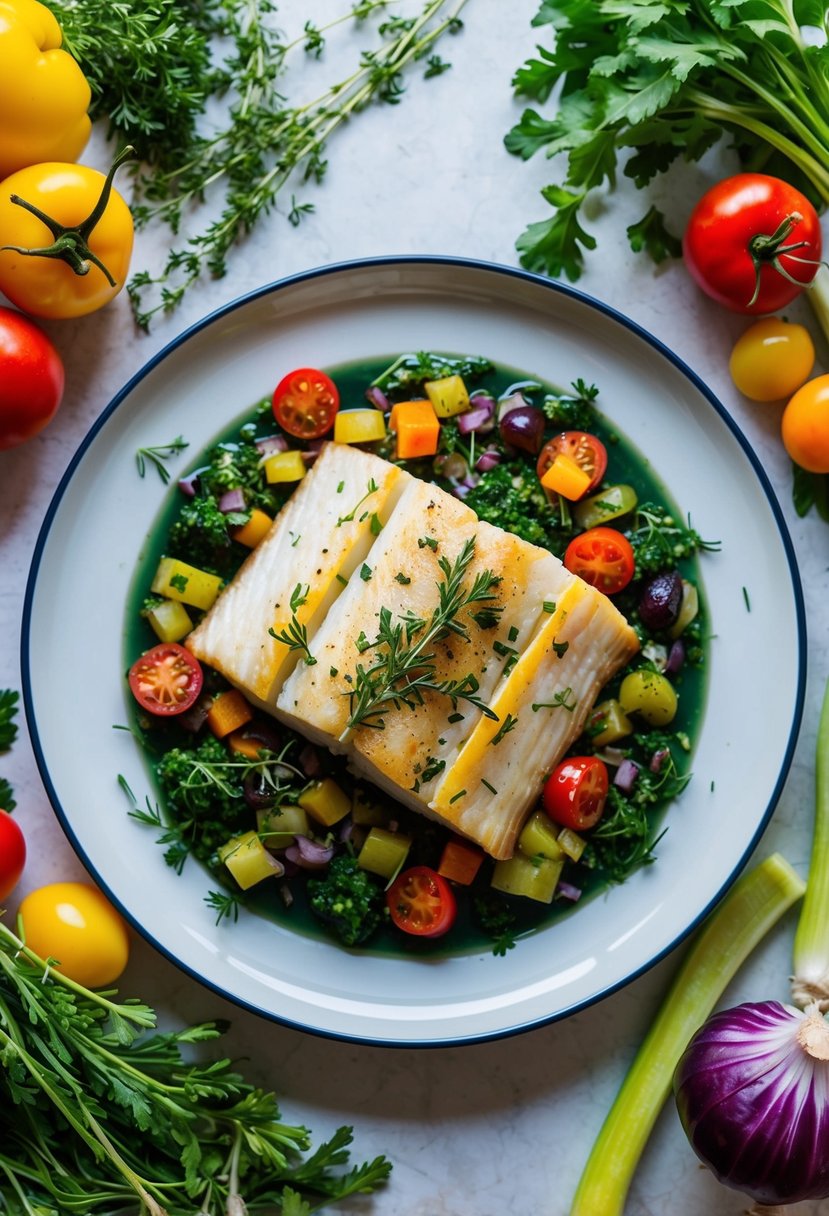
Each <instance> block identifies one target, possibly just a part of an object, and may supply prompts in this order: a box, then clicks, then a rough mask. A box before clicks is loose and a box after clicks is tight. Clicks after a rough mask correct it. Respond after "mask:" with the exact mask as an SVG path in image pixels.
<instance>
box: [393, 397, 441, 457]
mask: <svg viewBox="0 0 829 1216" xmlns="http://www.w3.org/2000/svg"><path fill="white" fill-rule="evenodd" d="M389 427H390V429H391V430H392V431H396V432H397V457H398V459H399V460H408V459H409V458H410V457H413V456H434V454H435V452H436V451H437V450H438V440H439V439H440V422H439V421H438V416H437V414H436V413H435V407H434V406H433V405H432V403H431V401H425V400H423V401H398V402H397V405H395V407H394V409H393V410H392V412H391V419H390V420H389Z"/></svg>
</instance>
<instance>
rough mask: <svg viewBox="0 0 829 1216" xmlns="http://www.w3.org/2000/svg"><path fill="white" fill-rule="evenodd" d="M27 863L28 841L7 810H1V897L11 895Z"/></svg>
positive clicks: (4, 897)
mask: <svg viewBox="0 0 829 1216" xmlns="http://www.w3.org/2000/svg"><path fill="white" fill-rule="evenodd" d="M25 864H26V841H25V840H24V838H23V833H22V832H21V830H20V828H19V827H18V825H17V823H16V822H15V821H14V819H12V817H11V815H9V814H8V812H7V811H0V899H6V898H7V897H8V896H9V895H11V893H12V891H13V890H14V888H15V887H16V886H17V884H18V882H19V881H20V875H21V874H22V873H23V867H24V865H25Z"/></svg>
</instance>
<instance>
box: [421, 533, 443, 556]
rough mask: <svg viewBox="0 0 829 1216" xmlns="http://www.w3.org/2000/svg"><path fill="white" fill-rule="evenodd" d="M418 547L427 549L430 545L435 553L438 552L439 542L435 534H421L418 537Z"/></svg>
mask: <svg viewBox="0 0 829 1216" xmlns="http://www.w3.org/2000/svg"><path fill="white" fill-rule="evenodd" d="M417 547H418V549H426V548H427V547H428V548H429V549H431V550H432V552H433V553H437V549H438V542H437V541H436V540H435V538H434V536H419V537H418V538H417Z"/></svg>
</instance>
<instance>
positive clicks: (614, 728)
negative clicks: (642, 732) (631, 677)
mask: <svg viewBox="0 0 829 1216" xmlns="http://www.w3.org/2000/svg"><path fill="white" fill-rule="evenodd" d="M589 733H590V738H591V740H592V742H593V745H594V746H595V747H607V745H608V744H610V743H618V742H619V740H620V739H624V738H625V736H626V735H632V734H633V723H632V722H631V720H630V718H629V717H628V716H627V714H626V713H625V711H624V710H623V709H622V707H621V705H620V704H619V702H618V700H617V699H616V698H615V697H610V698H608V700H607V701H601V702H600V703H599V704H598V705H595V706H594V707H593V711H592V713H591V714H590V719H589Z"/></svg>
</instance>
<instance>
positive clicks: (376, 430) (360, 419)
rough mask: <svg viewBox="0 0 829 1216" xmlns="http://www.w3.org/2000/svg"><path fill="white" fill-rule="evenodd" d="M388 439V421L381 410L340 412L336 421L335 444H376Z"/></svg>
mask: <svg viewBox="0 0 829 1216" xmlns="http://www.w3.org/2000/svg"><path fill="white" fill-rule="evenodd" d="M385 438H386V420H385V418H384V417H383V415H382V413H381V412H380V410H372V409H364V410H340V411H339V413H338V414H337V417H336V418H335V420H334V442H335V443H374V441H375V440H377V439H385Z"/></svg>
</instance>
